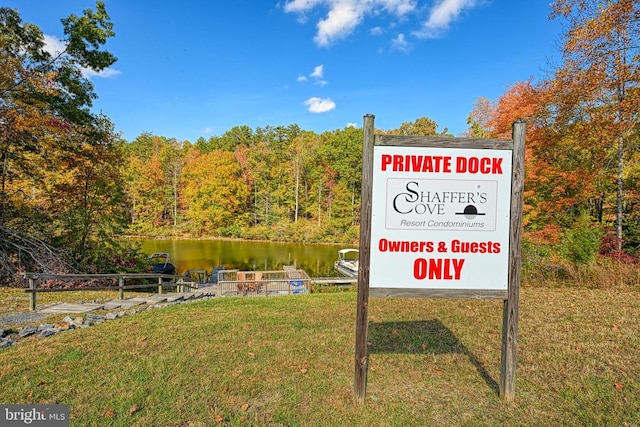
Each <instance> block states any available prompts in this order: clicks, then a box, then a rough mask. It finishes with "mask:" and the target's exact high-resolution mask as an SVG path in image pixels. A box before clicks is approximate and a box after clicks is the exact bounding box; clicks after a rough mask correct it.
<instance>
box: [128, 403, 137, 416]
mask: <svg viewBox="0 0 640 427" xmlns="http://www.w3.org/2000/svg"><path fill="white" fill-rule="evenodd" d="M139 409H140V407H139V406H138V405H136V404H133V405H131V407H130V408H129V415H133V414H135V413H136V412H138V410H139Z"/></svg>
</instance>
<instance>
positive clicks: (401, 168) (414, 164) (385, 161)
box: [381, 154, 451, 173]
mask: <svg viewBox="0 0 640 427" xmlns="http://www.w3.org/2000/svg"><path fill="white" fill-rule="evenodd" d="M381 161H382V164H381V169H382V170H383V171H386V170H387V169H388V168H389V166H390V167H391V170H392V171H393V172H430V173H435V172H444V173H451V157H450V156H415V155H412V154H407V155H405V156H401V155H399V154H394V155H391V154H383V155H382V157H381Z"/></svg>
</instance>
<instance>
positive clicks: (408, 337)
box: [368, 320, 500, 393]
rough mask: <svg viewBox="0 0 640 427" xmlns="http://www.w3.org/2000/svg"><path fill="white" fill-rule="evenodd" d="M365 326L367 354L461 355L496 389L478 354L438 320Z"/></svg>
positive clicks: (498, 388) (376, 323)
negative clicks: (366, 328) (470, 349)
mask: <svg viewBox="0 0 640 427" xmlns="http://www.w3.org/2000/svg"><path fill="white" fill-rule="evenodd" d="M368 329H369V331H368V341H369V343H370V345H369V347H368V351H369V353H380V354H383V353H406V354H463V355H465V356H467V357H468V358H469V361H470V362H471V364H472V365H473V366H474V367H475V368H476V370H477V371H478V374H480V376H481V377H482V379H484V381H485V382H486V383H487V385H488V386H489V387H490V388H491V389H492V390H494V391H495V392H496V393H499V392H500V387H499V385H498V383H497V382H496V381H495V380H494V379H493V378H492V377H491V375H490V374H489V372H488V371H487V370H486V369H485V367H484V366H483V365H482V363H481V362H480V360H478V357H477V356H476V355H475V354H473V353H472V352H471V351H469V349H468V348H467V347H465V345H464V344H462V342H460V340H459V339H458V338H457V337H456V336H455V334H454V333H453V332H451V330H450V329H449V328H447V327H446V326H445V325H443V324H442V322H440V321H439V320H421V321H411V322H369V327H368Z"/></svg>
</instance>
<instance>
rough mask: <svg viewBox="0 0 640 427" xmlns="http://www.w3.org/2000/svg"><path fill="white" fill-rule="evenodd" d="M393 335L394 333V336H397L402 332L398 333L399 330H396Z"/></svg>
mask: <svg viewBox="0 0 640 427" xmlns="http://www.w3.org/2000/svg"><path fill="white" fill-rule="evenodd" d="M391 333H392V334H393V335H395V336H398V335H400V332H398V330H397V329H394V330H393V331H391Z"/></svg>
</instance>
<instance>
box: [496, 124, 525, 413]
mask: <svg viewBox="0 0 640 427" xmlns="http://www.w3.org/2000/svg"><path fill="white" fill-rule="evenodd" d="M525 133H526V123H525V122H524V121H517V122H515V123H514V124H513V154H512V169H511V171H512V172H511V177H512V178H511V227H510V235H509V251H510V253H509V294H508V296H507V299H506V300H505V301H504V303H503V310H502V362H501V366H500V395H501V396H502V398H503V399H504V400H505V401H507V402H510V401H512V400H513V398H514V394H515V383H516V381H515V378H516V350H517V344H518V304H519V302H518V300H519V296H520V263H521V260H522V257H521V247H522V205H523V201H522V198H523V193H524V140H525Z"/></svg>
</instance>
